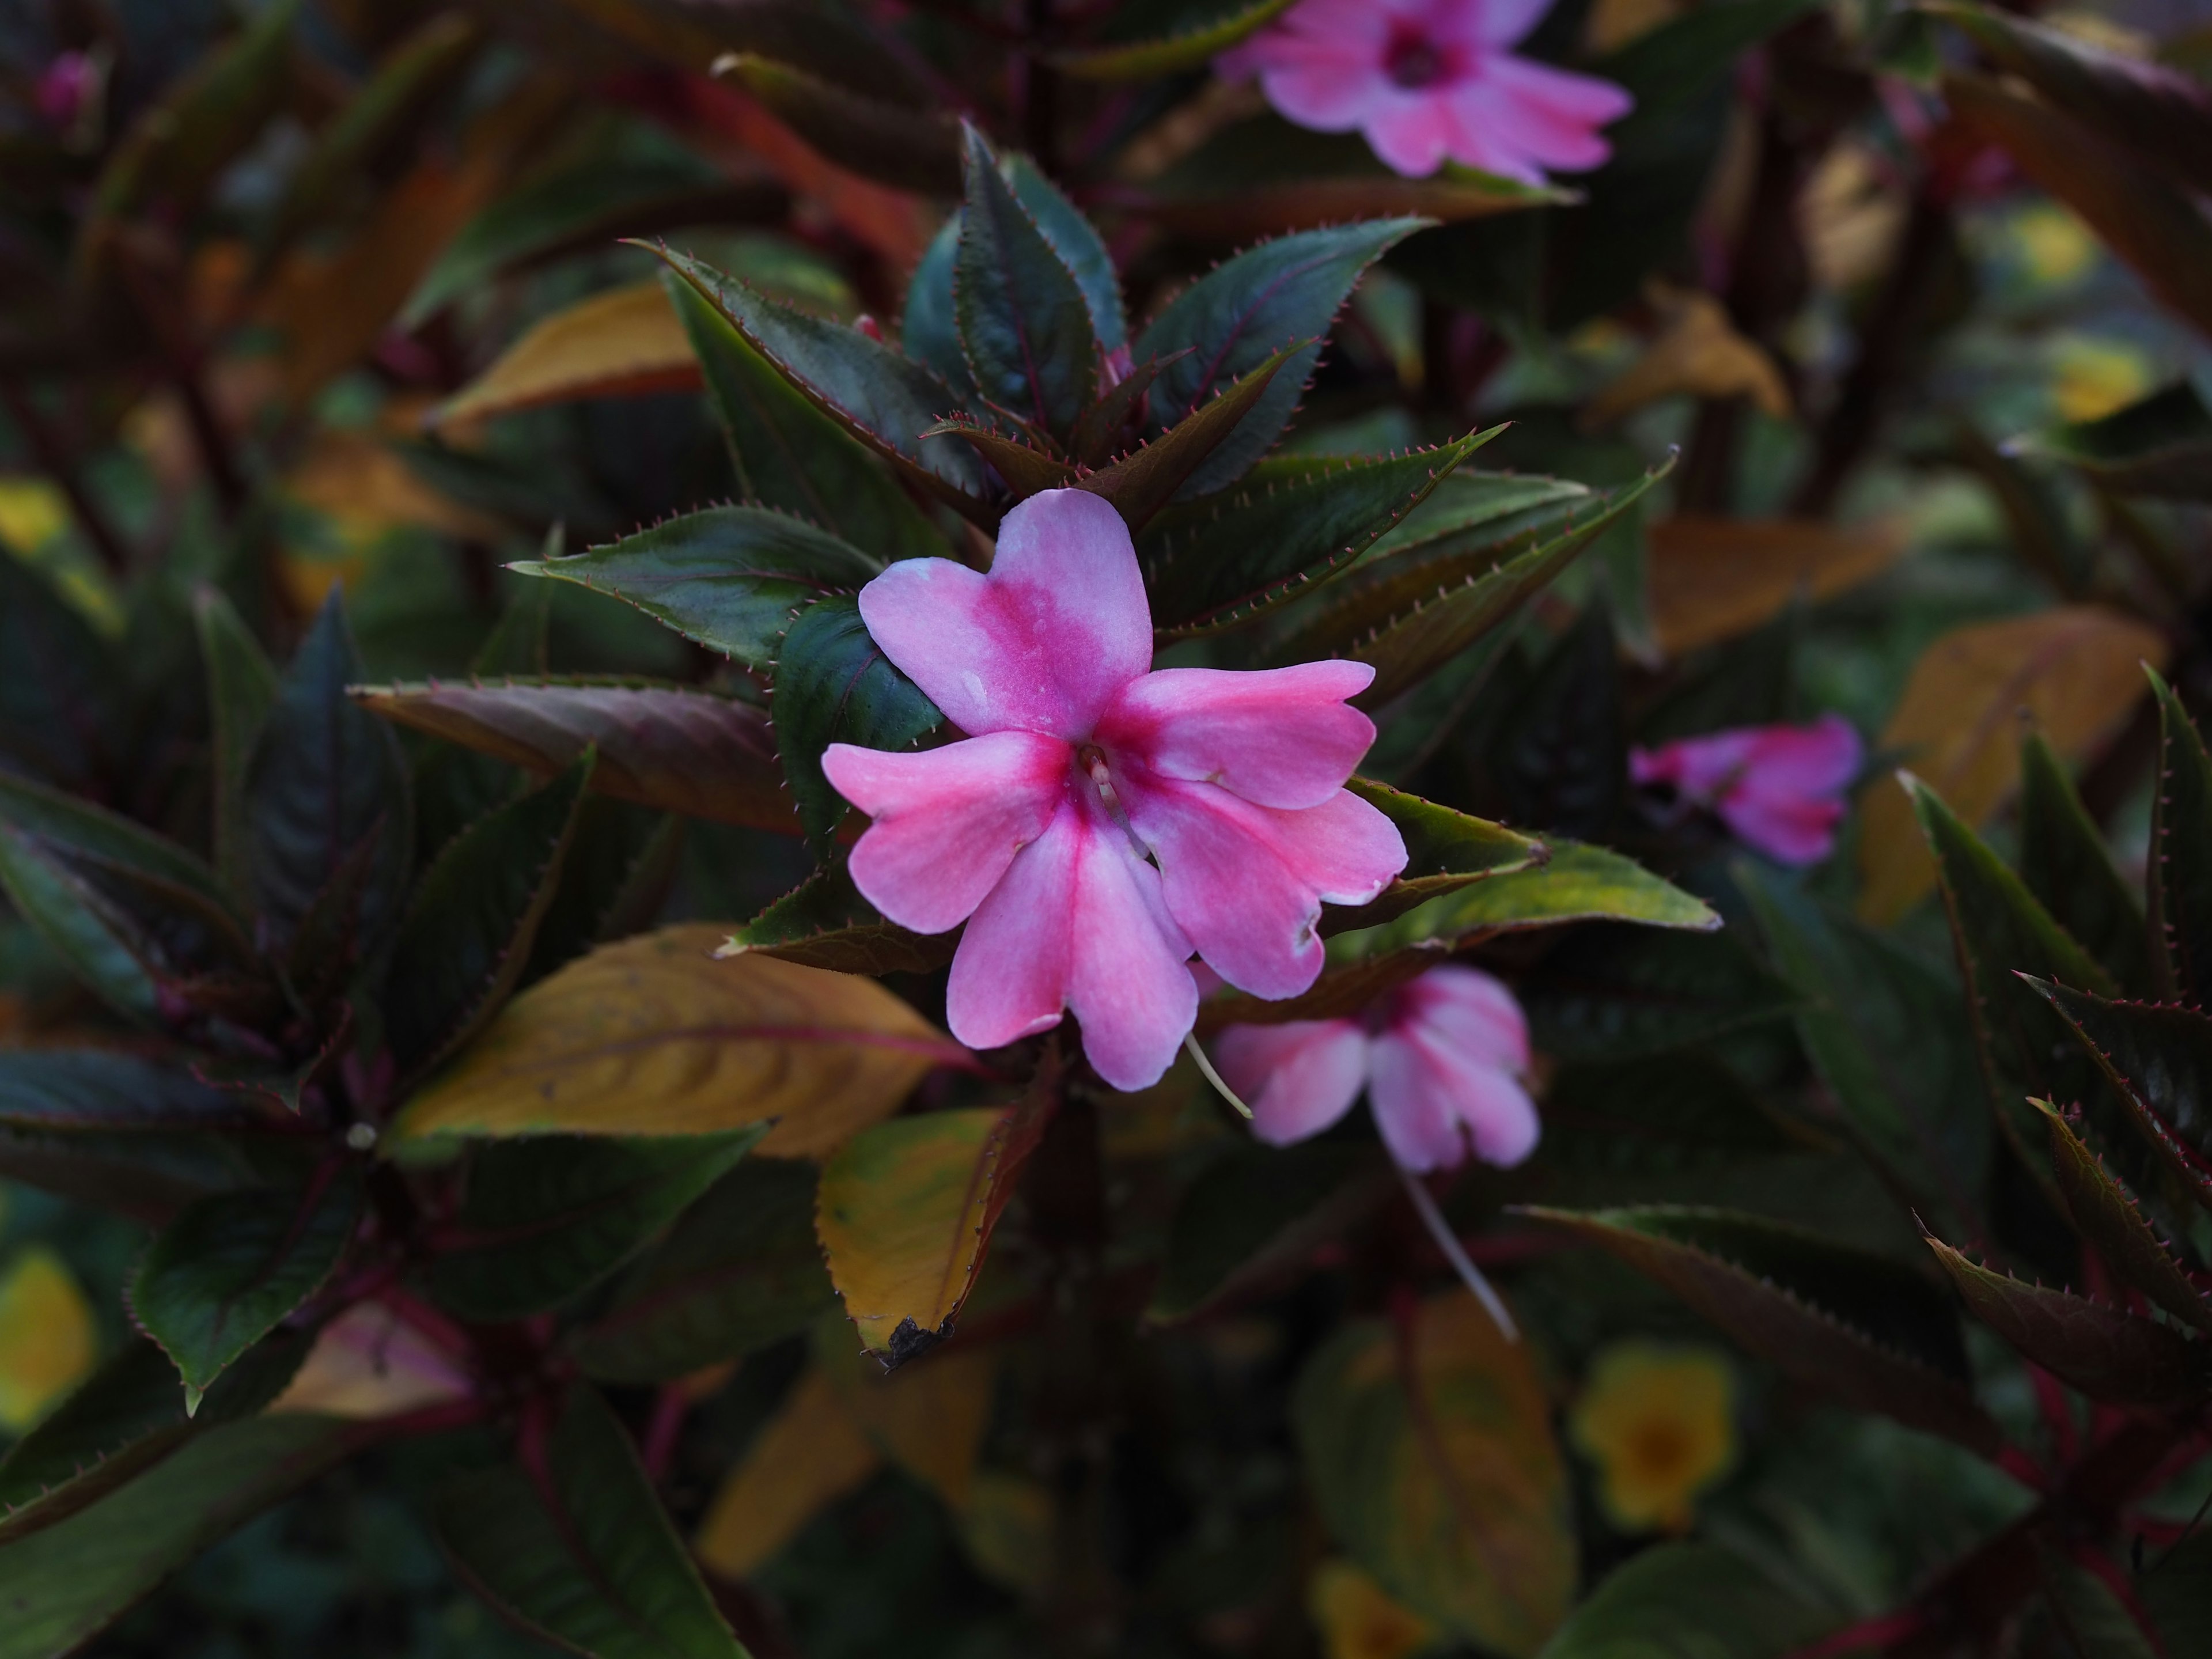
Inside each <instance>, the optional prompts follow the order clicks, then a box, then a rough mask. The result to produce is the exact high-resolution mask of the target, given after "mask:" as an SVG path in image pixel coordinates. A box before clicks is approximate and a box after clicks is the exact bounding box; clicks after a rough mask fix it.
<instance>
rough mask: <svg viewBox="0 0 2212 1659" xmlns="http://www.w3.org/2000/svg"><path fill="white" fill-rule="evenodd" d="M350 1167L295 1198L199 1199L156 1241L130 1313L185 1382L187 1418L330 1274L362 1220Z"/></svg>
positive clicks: (135, 1284)
mask: <svg viewBox="0 0 2212 1659" xmlns="http://www.w3.org/2000/svg"><path fill="white" fill-rule="evenodd" d="M361 1207H362V1180H361V1174H360V1172H359V1171H358V1170H356V1169H354V1168H353V1167H351V1166H350V1165H341V1166H338V1167H337V1168H335V1169H329V1170H325V1171H321V1172H319V1173H318V1175H317V1176H316V1177H315V1178H314V1180H313V1182H310V1184H309V1185H308V1186H307V1188H306V1190H305V1191H302V1192H280V1191H276V1190H274V1189H270V1188H263V1189H260V1190H258V1191H252V1192H243V1193H223V1194H218V1195H217V1196H216V1197H214V1198H207V1199H202V1200H200V1201H199V1202H198V1203H197V1204H195V1205H193V1206H192V1207H191V1209H189V1210H187V1211H185V1212H184V1214H182V1215H180V1216H179V1217H178V1218H176V1220H174V1221H173V1222H172V1223H171V1224H170V1225H168V1226H167V1227H165V1228H164V1229H162V1231H161V1236H160V1237H158V1238H156V1239H155V1241H154V1243H153V1244H152V1245H151V1246H150V1247H149V1249H148V1250H147V1252H146V1255H145V1259H144V1260H143V1261H141V1262H140V1263H139V1264H138V1271H137V1273H136V1274H134V1275H133V1276H132V1278H131V1314H132V1316H133V1317H135V1318H136V1319H137V1322H138V1324H139V1326H140V1327H141V1328H143V1330H144V1331H145V1333H146V1334H147V1335H149V1336H150V1337H152V1338H153V1339H154V1340H155V1341H156V1342H158V1343H160V1344H161V1347H162V1350H163V1352H166V1353H167V1355H168V1356H169V1358H171V1359H172V1360H173V1361H174V1362H175V1363H176V1366H177V1370H179V1372H180V1373H181V1374H182V1375H183V1376H184V1379H185V1404H186V1408H187V1409H188V1410H193V1409H197V1407H198V1405H199V1402H200V1399H201V1396H202V1395H204V1394H205V1393H206V1392H207V1390H208V1386H209V1385H210V1383H213V1382H214V1381H215V1379H216V1377H217V1376H221V1375H222V1372H223V1370H225V1369H226V1368H227V1367H228V1365H229V1364H231V1362H232V1361H234V1360H235V1359H236V1358H238V1357H239V1356H240V1354H242V1353H244V1352H246V1350H247V1349H248V1348H250V1347H252V1346H253V1345H254V1344H255V1343H257V1342H258V1341H259V1340H261V1339H262V1338H263V1337H264V1336H266V1335H268V1334H269V1333H270V1331H272V1330H274V1329H276V1326H277V1323H278V1322H279V1321H281V1320H283V1318H285V1317H286V1316H288V1315H289V1314H291V1313H293V1312H294V1311H295V1310H297V1309H298V1308H299V1307H300V1306H301V1304H303V1303H305V1302H306V1301H307V1299H308V1298H309V1297H313V1295H314V1294H315V1293H316V1291H319V1290H321V1289H322V1287H323V1285H324V1284H325V1282H326V1281H327V1280H328V1279H330V1276H331V1273H334V1272H336V1271H337V1265H338V1259H339V1258H340V1257H341V1256H342V1255H344V1254H345V1248H346V1245H347V1243H349V1242H350V1240H351V1239H352V1237H353V1229H354V1222H355V1220H356V1218H357V1217H358V1216H359V1215H360V1213H361Z"/></svg>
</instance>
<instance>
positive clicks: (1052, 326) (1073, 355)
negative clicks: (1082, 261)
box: [952, 126, 1103, 439]
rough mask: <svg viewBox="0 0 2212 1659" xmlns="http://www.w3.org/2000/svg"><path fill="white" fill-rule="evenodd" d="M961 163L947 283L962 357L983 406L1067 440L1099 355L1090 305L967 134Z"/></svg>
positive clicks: (974, 134) (977, 139)
mask: <svg viewBox="0 0 2212 1659" xmlns="http://www.w3.org/2000/svg"><path fill="white" fill-rule="evenodd" d="M961 159H962V173H963V178H964V179H965V181H966V193H965V197H964V200H963V205H962V207H961V211H960V247H959V252H958V254H957V257H956V258H955V260H954V263H953V283H952V294H953V301H952V306H953V315H954V318H955V319H956V321H957V323H958V325H959V329H960V344H961V349H962V350H963V353H964V354H965V355H966V356H967V359H968V363H969V367H970V368H972V369H974V371H975V383H976V386H977V388H978V390H979V391H980V392H981V394H982V396H983V397H984V398H986V399H987V400H988V401H989V402H991V403H993V404H996V405H997V406H998V407H1000V408H1001V409H1006V410H1012V412H1013V413H1014V414H1016V415H1018V416H1021V418H1022V419H1024V420H1025V421H1027V422H1030V423H1031V424H1032V425H1035V426H1036V427H1039V428H1042V429H1043V430H1045V431H1047V432H1050V433H1052V434H1054V435H1056V436H1058V437H1060V438H1061V439H1065V438H1066V436H1067V435H1068V434H1069V433H1070V432H1072V431H1073V429H1074V427H1075V421H1076V417H1077V416H1079V415H1080V414H1082V413H1083V411H1084V410H1085V409H1087V408H1089V407H1090V404H1091V398H1093V397H1094V396H1095V395H1097V389H1098V369H1099V363H1100V355H1101V352H1102V351H1103V347H1102V346H1101V345H1100V343H1099V337H1098V336H1099V330H1098V327H1097V324H1096V323H1095V322H1094V321H1093V319H1092V317H1091V305H1090V301H1088V300H1087V299H1086V298H1085V295H1084V291H1083V289H1082V288H1081V286H1080V285H1079V284H1078V283H1077V282H1076V280H1075V273H1074V272H1073V270H1070V269H1069V268H1068V266H1067V264H1066V261H1065V260H1063V259H1062V258H1060V253H1059V252H1058V251H1057V250H1056V249H1055V248H1054V246H1053V245H1052V243H1051V241H1050V240H1048V239H1047V237H1046V236H1045V234H1044V233H1043V232H1042V230H1040V229H1039V228H1037V222H1036V220H1035V219H1034V218H1032V217H1031V216H1030V210H1028V209H1027V208H1026V207H1024V205H1023V204H1022V202H1021V199H1020V197H1018V196H1016V195H1015V194H1014V191H1013V190H1012V186H1011V185H1008V183H1007V182H1006V178H1005V177H1004V176H1003V175H1002V174H1001V173H1000V170H999V160H998V157H997V156H995V155H993V154H992V153H991V147H990V145H989V144H988V143H986V142H985V141H984V138H983V136H982V134H981V133H980V132H978V131H975V128H974V127H972V126H971V127H966V128H964V129H963V135H962V149H961Z"/></svg>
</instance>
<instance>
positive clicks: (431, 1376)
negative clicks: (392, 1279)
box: [268, 1302, 470, 1418]
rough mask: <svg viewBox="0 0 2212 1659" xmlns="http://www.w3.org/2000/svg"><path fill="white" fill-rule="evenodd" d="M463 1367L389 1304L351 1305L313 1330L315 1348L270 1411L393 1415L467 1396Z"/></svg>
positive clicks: (362, 1415)
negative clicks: (318, 1329) (395, 1312)
mask: <svg viewBox="0 0 2212 1659" xmlns="http://www.w3.org/2000/svg"><path fill="white" fill-rule="evenodd" d="M469 1389H470V1382H469V1374H468V1372H467V1370H465V1369H464V1368H463V1367H462V1366H461V1364H459V1362H458V1361H456V1360H455V1359H454V1358H453V1357H452V1356H451V1355H450V1354H448V1353H447V1352H445V1351H444V1350H443V1349H441V1348H440V1347H438V1346H436V1345H435V1343H433V1342H432V1341H431V1340H429V1339H428V1337H426V1336H424V1335H423V1334H422V1332H420V1331H419V1330H417V1329H416V1328H415V1327H414V1326H412V1325H410V1324H408V1323H406V1322H404V1321H403V1320H401V1319H400V1318H399V1317H398V1316H397V1315H395V1314H394V1313H393V1312H392V1310H390V1309H389V1308H386V1307H384V1306H382V1305H381V1304H378V1303H374V1302H362V1303H357V1304H355V1305H354V1306H353V1307H350V1308H349V1309H347V1310H345V1312H343V1313H342V1314H340V1315H339V1316H337V1318H336V1319H333V1320H332V1321H331V1322H330V1323H329V1324H327V1325H325V1326H324V1327H323V1328H322V1329H321V1330H320V1331H319V1332H317V1333H316V1334H315V1346H313V1348H310V1349H309V1350H308V1351H307V1360H306V1362H305V1363H304V1364H301V1367H300V1369H299V1370H298V1372H297V1373H296V1374H295V1376H293V1378H292V1380H291V1382H290V1383H288V1384H287V1385H286V1386H285V1389H284V1392H283V1393H282V1394H281V1395H277V1396H276V1399H275V1400H274V1401H271V1402H270V1405H269V1407H268V1409H269V1410H270V1412H272V1413H276V1412H311V1413H313V1412H319V1413H322V1414H323V1415H325V1416H327V1417H347V1418H375V1417H392V1416H396V1415H398V1413H401V1412H410V1411H414V1410H416V1409H418V1408H419V1407H424V1406H435V1405H438V1404H440V1403H441V1402H443V1401H449V1400H465V1399H466V1398H467V1397H468V1395H469Z"/></svg>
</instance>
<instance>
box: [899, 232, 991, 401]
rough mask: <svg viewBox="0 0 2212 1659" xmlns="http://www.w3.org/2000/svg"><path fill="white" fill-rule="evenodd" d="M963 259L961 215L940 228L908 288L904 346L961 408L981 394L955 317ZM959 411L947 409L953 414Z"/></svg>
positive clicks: (901, 330) (902, 328) (901, 327)
mask: <svg viewBox="0 0 2212 1659" xmlns="http://www.w3.org/2000/svg"><path fill="white" fill-rule="evenodd" d="M959 257H960V214H959V210H957V209H955V210H953V213H952V216H951V218H949V219H947V220H946V221H945V222H944V223H943V224H942V225H940V226H939V227H938V230H937V234H936V235H934V236H933V237H931V238H930V239H929V246H927V248H925V249H924V250H922V255H921V263H920V264H917V265H915V268H914V276H913V279H912V280H911V281H909V282H908V284H907V289H906V314H905V315H904V316H903V317H902V319H900V323H899V344H900V345H901V346H902V347H903V348H904V349H905V350H906V355H907V356H909V357H911V358H912V359H914V361H915V362H918V363H921V364H923V365H925V366H926V367H927V368H932V369H933V370H935V371H936V373H937V375H938V378H939V379H940V380H943V381H944V382H945V385H946V386H949V387H951V390H952V392H954V393H955V394H956V395H957V399H958V402H959V403H961V404H965V403H966V402H967V401H968V400H969V398H971V397H973V396H974V395H975V371H974V370H973V369H971V368H969V367H968V359H967V357H966V356H964V355H963V353H962V352H961V349H960V323H959V319H957V318H956V317H955V316H954V315H953V314H952V266H953V262H954V261H955V260H957V258H959ZM953 406H954V405H947V408H948V410H949V409H950V408H951V407H953Z"/></svg>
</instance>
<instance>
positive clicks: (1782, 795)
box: [1628, 714, 1864, 864]
mask: <svg viewBox="0 0 2212 1659" xmlns="http://www.w3.org/2000/svg"><path fill="white" fill-rule="evenodd" d="M1863 753H1864V751H1863V749H1862V747H1861V745H1860V743H1859V734H1858V733H1857V732H1856V731H1854V730H1853V729H1852V727H1851V724H1850V721H1849V720H1845V719H1844V717H1843V716H1842V715H1840V714H1823V715H1822V716H1821V717H1820V719H1819V720H1815V721H1814V722H1813V723H1812V724H1811V725H1810V726H1739V727H1736V728H1735V729H1734V730H1733V731H1728V732H1711V733H1709V734H1707V735H1706V736H1705V737H1702V738H1681V739H1680V740H1679V741H1678V742H1674V743H1670V744H1663V745H1662V746H1661V747H1659V748H1657V749H1636V750H1631V751H1630V752H1629V757H1628V771H1629V775H1630V777H1631V778H1632V779H1633V780H1634V781H1636V782H1637V783H1638V784H1639V785H1645V786H1650V785H1671V786H1672V787H1673V788H1674V792H1675V793H1677V794H1678V795H1679V796H1680V798H1681V799H1684V800H1686V801H1688V802H1690V803H1691V804H1692V805H1697V806H1702V807H1705V808H1708V809H1710V810H1711V811H1715V812H1717V813H1718V814H1719V815H1720V817H1721V821H1722V822H1723V823H1725V824H1727V825H1728V827H1729V829H1731V830H1732V831H1734V832H1735V836H1737V838H1738V839H1739V840H1741V841H1743V842H1746V843H1747V844H1748V845H1750V846H1752V847H1755V848H1758V849H1759V851H1760V852H1762V853H1764V854H1766V855H1767V856H1768V857H1769V858H1771V859H1773V860H1777V861H1778V862H1779V863H1782V864H1818V863H1819V862H1820V860H1822V859H1824V858H1826V857H1827V856H1828V854H1830V853H1832V852H1833V851H1834V850H1835V846H1836V825H1837V824H1838V823H1840V822H1841V821H1842V819H1843V816H1844V791H1845V790H1846V789H1848V788H1849V787H1850V784H1851V781H1852V780H1853V779H1855V778H1856V777H1857V776H1858V772H1859V766H1860V763H1861V762H1862V760H1863Z"/></svg>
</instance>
